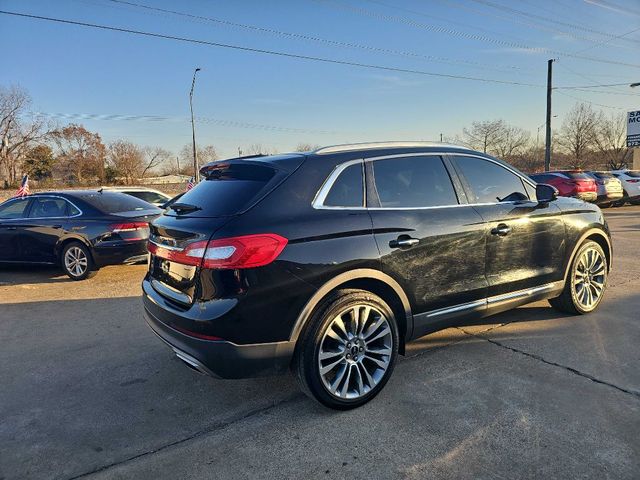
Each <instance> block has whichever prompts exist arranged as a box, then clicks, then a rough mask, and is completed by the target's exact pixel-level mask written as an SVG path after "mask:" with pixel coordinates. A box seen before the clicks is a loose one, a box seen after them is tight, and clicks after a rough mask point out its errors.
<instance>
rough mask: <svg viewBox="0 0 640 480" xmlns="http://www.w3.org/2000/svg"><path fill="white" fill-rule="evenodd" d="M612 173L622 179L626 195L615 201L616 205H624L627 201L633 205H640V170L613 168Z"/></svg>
mask: <svg viewBox="0 0 640 480" xmlns="http://www.w3.org/2000/svg"><path fill="white" fill-rule="evenodd" d="M611 173H612V174H613V175H614V176H615V177H616V178H617V179H618V180H620V183H622V188H623V189H624V197H623V198H622V200H620V201H618V202H614V205H615V206H620V205H624V204H625V202H627V201H628V202H629V203H632V204H633V205H640V170H628V169H625V170H613V171H612V172H611Z"/></svg>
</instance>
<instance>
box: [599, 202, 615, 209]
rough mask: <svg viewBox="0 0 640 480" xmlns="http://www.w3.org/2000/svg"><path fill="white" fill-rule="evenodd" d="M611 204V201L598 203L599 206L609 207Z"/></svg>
mask: <svg viewBox="0 0 640 480" xmlns="http://www.w3.org/2000/svg"><path fill="white" fill-rule="evenodd" d="M611 205H612V203H611V202H604V203H601V204H600V205H598V206H599V207H600V208H609V207H610V206H611Z"/></svg>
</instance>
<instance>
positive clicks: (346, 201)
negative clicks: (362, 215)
mask: <svg viewBox="0 0 640 480" xmlns="http://www.w3.org/2000/svg"><path fill="white" fill-rule="evenodd" d="M324 205H325V206H327V207H362V206H364V187H363V178H362V164H361V163H358V164H355V165H350V166H348V167H347V168H345V169H344V170H343V171H342V173H341V174H340V176H338V178H337V179H336V181H335V182H333V186H332V187H331V190H329V193H328V194H327V197H326V198H325V200H324Z"/></svg>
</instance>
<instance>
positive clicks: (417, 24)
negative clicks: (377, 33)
mask: <svg viewBox="0 0 640 480" xmlns="http://www.w3.org/2000/svg"><path fill="white" fill-rule="evenodd" d="M316 1H319V2H323V3H331V5H332V6H333V7H335V8H339V9H343V10H347V11H350V12H352V13H355V14H358V15H363V16H366V17H370V18H375V19H377V20H383V21H389V22H394V23H401V24H403V25H408V26H410V27H413V28H419V29H423V30H427V31H429V32H435V33H444V34H446V35H450V36H453V37H457V38H463V39H466V40H475V41H482V42H486V43H491V44H494V45H500V46H503V47H508V48H512V49H516V50H525V51H528V52H535V53H547V54H551V55H555V56H565V57H573V58H579V59H581V60H589V61H592V62H601V63H608V64H611V65H622V66H625V67H633V68H640V65H638V64H634V63H626V62H620V61H616V60H609V59H605V58H597V57H588V56H584V55H577V54H574V53H569V52H562V51H559V50H551V49H549V48H544V47H531V46H529V45H525V44H521V43H515V42H507V41H504V40H500V39H496V38H491V37H487V36H485V35H476V34H473V33H468V32H461V31H458V30H454V29H451V28H446V27H442V26H439V25H431V24H427V23H421V22H416V21H413V20H409V19H406V18H403V17H397V16H393V15H382V14H379V13H376V12H372V11H370V10H366V9H363V8H358V7H351V6H349V5H342V4H337V3H336V2H335V1H331V0H316Z"/></svg>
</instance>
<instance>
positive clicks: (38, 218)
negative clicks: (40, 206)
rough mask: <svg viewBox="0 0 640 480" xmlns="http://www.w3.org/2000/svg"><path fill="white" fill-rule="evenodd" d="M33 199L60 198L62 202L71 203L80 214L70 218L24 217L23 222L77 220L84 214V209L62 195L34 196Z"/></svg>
mask: <svg viewBox="0 0 640 480" xmlns="http://www.w3.org/2000/svg"><path fill="white" fill-rule="evenodd" d="M31 198H33V199H34V200H35V199H36V198H59V199H61V200H64V201H65V202H68V203H70V204H71V205H73V206H74V208H76V209H77V210H78V212H80V213H77V214H76V215H69V216H64V217H22V218H21V220H57V219H60V218H65V219H66V218H76V217H79V216H81V215H82V214H83V212H82V209H81V208H79V207H78V206H77V205H76V204H75V203H73V202H72V201H71V200H69V199H68V198H65V197H61V196H60V195H48V194H47V195H33V196H32V197H31Z"/></svg>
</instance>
